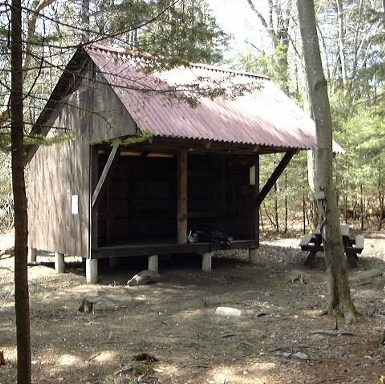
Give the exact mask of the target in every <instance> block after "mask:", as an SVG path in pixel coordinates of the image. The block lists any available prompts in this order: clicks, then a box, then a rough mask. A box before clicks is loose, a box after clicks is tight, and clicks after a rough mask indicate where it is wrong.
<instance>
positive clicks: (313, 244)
mask: <svg viewBox="0 0 385 384" xmlns="http://www.w3.org/2000/svg"><path fill="white" fill-rule="evenodd" d="M349 230H350V229H349V226H348V225H341V234H342V242H343V245H344V250H345V255H346V257H347V259H348V263H349V265H350V266H351V267H357V260H358V256H357V255H358V254H360V253H361V252H362V251H363V249H364V236H362V235H358V236H356V237H355V238H352V237H350V235H349ZM299 246H300V247H301V250H302V251H306V252H309V254H308V256H307V258H306V260H305V265H311V263H312V262H313V261H314V259H315V257H316V255H317V252H323V251H324V247H323V244H322V234H321V231H320V229H319V227H317V228H316V230H315V231H314V232H313V233H308V234H306V235H305V236H304V237H303V238H302V240H301V242H300V243H299Z"/></svg>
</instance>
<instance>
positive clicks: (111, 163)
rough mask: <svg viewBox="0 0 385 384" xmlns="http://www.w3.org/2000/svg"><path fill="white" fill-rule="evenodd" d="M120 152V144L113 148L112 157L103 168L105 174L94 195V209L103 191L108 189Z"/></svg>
mask: <svg viewBox="0 0 385 384" xmlns="http://www.w3.org/2000/svg"><path fill="white" fill-rule="evenodd" d="M119 152H120V147H119V145H118V144H115V145H114V146H113V147H112V150H111V152H110V155H109V156H108V159H107V162H106V165H105V166H104V168H103V172H102V174H101V175H100V178H99V180H98V183H97V184H96V187H95V190H94V192H93V194H92V208H93V207H94V206H95V205H97V204H98V203H99V201H100V197H101V196H102V194H103V191H104V190H105V187H106V181H107V179H108V177H109V176H110V175H111V170H112V168H113V166H114V165H115V164H116V159H118V158H119Z"/></svg>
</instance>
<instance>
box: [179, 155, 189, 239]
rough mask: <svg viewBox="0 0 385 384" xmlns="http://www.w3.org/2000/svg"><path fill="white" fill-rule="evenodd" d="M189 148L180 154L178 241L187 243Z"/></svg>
mask: <svg viewBox="0 0 385 384" xmlns="http://www.w3.org/2000/svg"><path fill="white" fill-rule="evenodd" d="M187 162H188V152H187V150H185V149H184V150H181V151H180V153H179V156H178V197H177V199H178V213H177V235H178V243H179V244H183V243H187Z"/></svg>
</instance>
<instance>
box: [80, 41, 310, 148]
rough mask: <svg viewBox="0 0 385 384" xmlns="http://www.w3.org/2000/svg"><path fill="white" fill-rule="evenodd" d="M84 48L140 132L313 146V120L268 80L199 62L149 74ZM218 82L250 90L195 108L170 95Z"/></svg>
mask: <svg viewBox="0 0 385 384" xmlns="http://www.w3.org/2000/svg"><path fill="white" fill-rule="evenodd" d="M85 50H86V52H87V53H88V55H89V56H90V58H91V59H92V61H93V62H94V63H95V65H96V66H97V67H98V69H99V71H100V73H101V74H102V75H103V77H104V78H105V80H106V81H107V83H109V84H110V86H111V87H112V88H113V90H114V92H115V93H116V95H117V96H118V97H119V99H120V100H121V102H122V103H123V105H124V106H125V108H126V109H127V111H128V112H129V113H130V115H131V116H132V117H133V119H134V120H135V122H136V123H137V126H138V127H139V129H140V130H142V131H150V132H152V133H153V134H154V135H155V136H160V137H169V138H186V139H205V140H213V141H219V142H228V143H240V144H250V145H266V146H274V147H284V148H299V149H312V148H314V146H315V140H316V139H315V127H314V122H313V120H311V119H310V118H309V117H308V116H307V115H306V114H305V113H304V112H303V111H302V110H301V109H300V108H299V107H298V106H297V104H296V103H295V102H294V101H293V100H291V99H290V98H289V97H288V96H287V95H286V94H285V93H284V92H282V91H281V90H280V89H279V88H278V87H277V86H276V85H275V84H274V83H273V82H272V81H271V80H269V79H268V78H267V77H264V76H256V75H252V74H248V73H241V72H236V71H232V70H227V69H223V68H219V67H215V66H209V65H201V64H191V65H189V66H187V67H183V68H176V69H173V70H168V71H163V72H152V73H150V74H148V73H144V72H142V71H139V70H138V66H140V65H142V64H143V60H142V59H141V58H140V57H139V56H138V55H133V54H132V53H131V52H127V51H124V50H122V49H116V48H111V47H104V46H100V45H96V44H92V45H88V46H86V47H85ZM217 82H221V84H225V85H226V86H228V85H229V84H230V83H231V84H245V85H251V86H253V87H254V89H253V90H252V91H250V92H245V93H244V94H243V95H240V96H237V97H233V98H229V97H222V96H220V97H216V98H210V97H203V96H199V98H198V100H199V104H198V105H197V106H196V107H195V108H193V107H191V105H190V104H188V103H187V102H186V101H185V100H184V99H180V98H176V97H170V95H169V93H170V90H174V89H176V88H183V87H184V85H185V84H195V85H197V84H200V86H206V87H209V88H213V87H214V86H215V84H216V83H217ZM186 94H188V92H187V93H186V92H184V95H186Z"/></svg>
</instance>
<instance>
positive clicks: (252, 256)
mask: <svg viewBox="0 0 385 384" xmlns="http://www.w3.org/2000/svg"><path fill="white" fill-rule="evenodd" d="M249 262H250V263H251V264H257V262H258V248H250V249H249Z"/></svg>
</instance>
